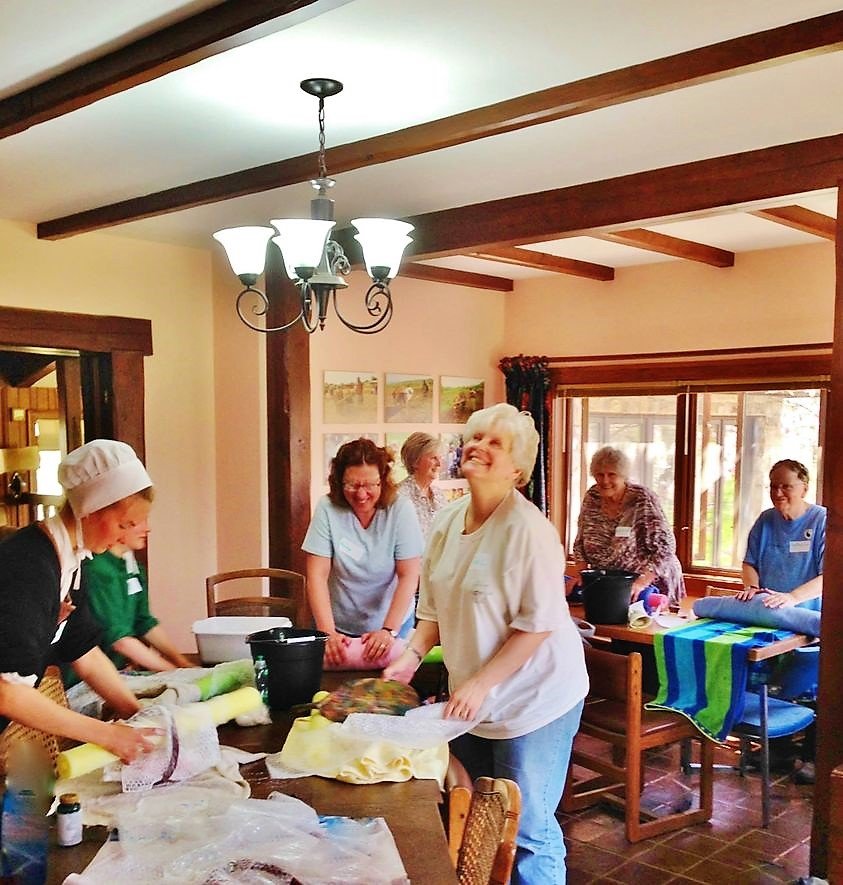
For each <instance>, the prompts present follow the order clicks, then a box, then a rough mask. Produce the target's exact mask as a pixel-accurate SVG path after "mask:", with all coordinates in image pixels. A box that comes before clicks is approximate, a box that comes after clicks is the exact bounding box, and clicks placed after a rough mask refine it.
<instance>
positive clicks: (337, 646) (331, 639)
mask: <svg viewBox="0 0 843 885" xmlns="http://www.w3.org/2000/svg"><path fill="white" fill-rule="evenodd" d="M349 642H351V637H350V636H343V635H342V633H337V632H336V631H334V632H329V633H328V640H327V642H326V643H325V660H326V661H327V662H328V663H329V664H331V665H333V666H338V665H339V664H342V663H343V661H345V649H346V646H347V645H348V644H349Z"/></svg>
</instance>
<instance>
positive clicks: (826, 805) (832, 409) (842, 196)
mask: <svg viewBox="0 0 843 885" xmlns="http://www.w3.org/2000/svg"><path fill="white" fill-rule="evenodd" d="M835 267H836V275H837V282H836V286H835V299H834V341H833V348H832V355H831V391H830V393H829V397H828V423H827V424H826V434H825V438H826V440H827V441H829V443H830V444H829V445H828V446H827V447H826V449H825V451H824V452H823V490H824V494H823V504H825V506H826V507H828V527H827V529H826V542H825V564H824V567H823V584H824V589H825V592H824V593H823V616H822V623H821V627H820V630H821V631H822V632H821V635H820V643H821V647H822V652H821V653H820V688H819V697H818V699H817V758H816V783H815V785H814V822H813V827H812V829H811V874H812V875H814V876H818V877H820V878H825V877H826V871H827V869H828V862H829V854H830V823H829V822H830V814H831V773H832V771H833V770H834V769H835V768H837V767H838V766H839V765H841V764H843V728H841V721H843V714H841V710H843V646H841V643H840V636H841V631H843V593H840V592H839V590H840V587H841V585H843V452H841V450H840V449H838V447H837V441H838V440H840V439H843V180H841V181H838V187H837V240H836V246H835Z"/></svg>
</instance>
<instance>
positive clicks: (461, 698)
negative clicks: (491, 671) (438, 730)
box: [442, 676, 489, 721]
mask: <svg viewBox="0 0 843 885" xmlns="http://www.w3.org/2000/svg"><path fill="white" fill-rule="evenodd" d="M487 694H489V687H488V686H486V685H485V684H484V683H483V681H482V680H481V679H479V678H478V677H477V676H472V677H471V679H468V680H467V681H466V682H464V683H463V684H462V685H461V686H460V687H459V688H458V689H457V690H456V691H455V692H453V694H452V695H451V697H450V699H449V700H448V703H447V704H446V705H445V710H444V712H443V713H442V718H443V719H465V720H467V721H470V720H472V719H476V718H477V714H478V713H479V712H480V707H481V706H483V701H485V700H486V695H487Z"/></svg>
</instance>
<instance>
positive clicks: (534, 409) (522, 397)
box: [499, 353, 550, 516]
mask: <svg viewBox="0 0 843 885" xmlns="http://www.w3.org/2000/svg"><path fill="white" fill-rule="evenodd" d="M499 368H500V370H501V371H502V372H503V374H504V378H505V379H506V401H507V402H508V403H510V404H511V405H513V406H515V407H516V408H517V409H520V410H521V411H522V412H529V413H530V414H531V415H532V416H533V421H534V422H535V424H536V430H537V431H538V432H539V453H538V457H537V458H536V466H535V467H534V468H533V475H532V477H531V478H530V481H529V482H528V483H527V485H526V487H525V488H524V489H523V491H524V494H525V496H526V497H527V498H529V499H530V500H531V501H532V502H533V503H534V504H535V505H536V507H538V508H539V510H541V512H542V513H544V514H545V516H547V514H548V507H549V501H548V488H547V470H548V437H549V433H550V372H549V370H548V367H547V357H543V356H524V354H523V353H522V354H519V355H518V356H508V357H504V358H503V359H502V360H501V361H500V363H499Z"/></svg>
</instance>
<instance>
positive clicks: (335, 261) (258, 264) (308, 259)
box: [214, 77, 413, 335]
mask: <svg viewBox="0 0 843 885" xmlns="http://www.w3.org/2000/svg"><path fill="white" fill-rule="evenodd" d="M300 85H301V88H302V89H303V90H304V91H305V92H306V93H307V94H308V95H312V96H313V97H314V98H318V99H319V116H318V119H319V175H318V178H314V179H313V180H312V181H311V182H310V184H311V186H312V187H313V188H314V190H316V192H317V196H316V197H314V198H313V199H312V200H311V201H310V218H273V219H272V220H271V221H270V224H272V225H273V226H272V227H231V228H227V229H226V230H219V231H217V232H216V233H215V234H214V239H215V240H218V241H219V242H220V243H222V245H223V246H224V247H225V251H226V254H227V255H228V260H229V262H230V263H231V269H232V270H233V271H234V273H235V274H236V275H237V276H238V278H239V279H240V282H241V283H242V285H243V286H244V287H245V288H244V289H243V290H242V291H241V292H240V294H239V295H238V296H237V302H236V307H237V315H238V316H239V317H240V319H241V320H242V321H243V322H244V323H245V324H246V325H247V326H248V327H249V328H250V329H254V330H255V331H256V332H265V333H266V332H282V331H284V330H285V329H289V328H291V327H292V326H294V325H295V324H296V323H297V322H299V321H301V324H302V325H303V326H304V328H305V329H307V331H308V332H310V333H312V332H315V331H316V329H317V328H318V329H324V328H325V317H326V315H327V312H328V302H329V301H332V302H333V304H334V312H335V313H336V315H337V317H338V318H339V320H340V322H341V323H342V324H343V325H344V326H347V327H348V328H349V329H351V330H352V331H354V332H361V333H363V334H367V335H370V334H372V333H373V332H380V331H381V329H383V328H385V327H386V325H387V323H389V321H390V319H392V293H391V292H390V291H389V282H390V280H392V279H394V278H395V276H396V275H397V273H398V265H399V264H400V262H401V256H402V255H403V254H404V249H405V248H406V246H407V244H408V243H410V242H412V240H411V238H410V237H409V236H407V234H409V232H410V231H411V230H412V229H413V225H411V224H407V223H406V222H403V221H391V220H389V219H386V218H355V219H354V220H353V221H352V222H351V223H352V224H353V225H354V227H355V228H356V229H357V233H356V235H355V237H354V239H356V240H357V241H358V242H359V243H360V246H361V248H362V250H363V261H364V263H365V265H366V268H367V270H368V272H369V276H370V277H371V278H372V285H371V286H370V287H369V289H368V291H367V292H366V297H365V300H364V305H365V308H366V310H367V311H368V313H369V316H370V317H372V321H371V322H369V323H368V324H366V323H364V324H362V325H356V324H355V323H352V322H351V321H349V320H348V319H346V318H345V317H344V316H343V315H342V313H341V312H340V309H339V304H338V299H337V290H339V289H345V288H347V286H348V284H347V283H346V281H345V280H344V279H343V278H342V274H347V273H348V272H349V271H350V270H351V265H350V263H349V261H348V258H347V257H346V255H345V252H343V249H342V246H341V245H340V244H339V243H337V242H336V241H335V240H332V239H330V233H331V229H332V228H333V227H334V225H335V224H336V221H334V201H333V200H332V199H330V198H329V197H328V196H327V193H328V189H329V188H331V187H333V186H334V183H335V182H334V180H333V179H331V178H328V170H327V167H326V165H325V99H326V98H329V97H330V96H332V95H336V94H337V93H338V92H341V91H342V88H343V86H342V83H340V82H339V81H338V80H328V79H325V78H322V77H317V78H313V79H309V80H302V82H301V84H300ZM270 239H272V242H273V243H275V244H276V246H278V248H279V249H280V250H281V254H282V256H283V259H284V268H285V270H286V271H287V276H289V278H290V279H291V280H292V281H293V282H294V283H295V284H296V286H297V287H298V294H299V308H300V309H299V313H298V315H297V316H295V317H293V319H291V320H290V321H289V322H288V323H285V324H284V325H283V326H274V327H271V328H270V327H267V326H266V325H257V324H256V323H254V322H252V320H251V317H250V315H249V314H251V316H253V317H262V316H266V313H267V311H268V310H269V300H268V299H267V297H266V295H265V294H264V293H263V292H262V291H261V290H260V289H257V288H255V283H256V282H257V280H258V277H259V276H260V275H261V274H262V273H263V270H264V264H265V262H266V249H267V242H268V241H269V240H270ZM249 305H251V307H250V310H249V312H247V310H246V307H247V306H249Z"/></svg>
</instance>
